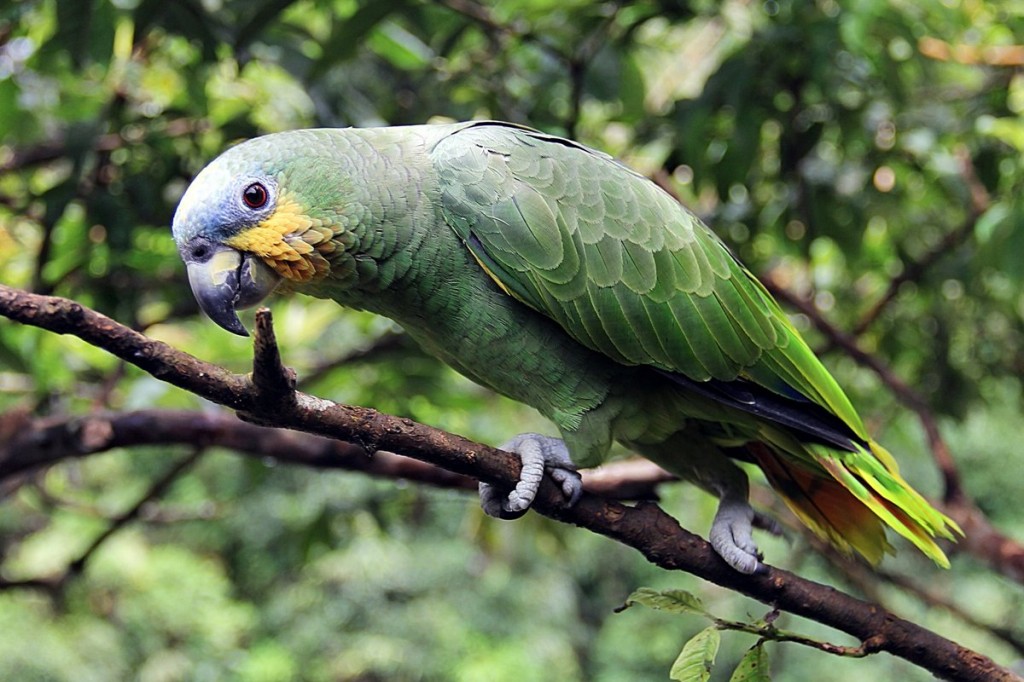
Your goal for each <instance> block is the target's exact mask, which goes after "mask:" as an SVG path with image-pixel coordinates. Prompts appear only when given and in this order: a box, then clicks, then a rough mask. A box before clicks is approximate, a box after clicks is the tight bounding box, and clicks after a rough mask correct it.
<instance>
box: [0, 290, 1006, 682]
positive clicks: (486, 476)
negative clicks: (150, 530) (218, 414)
mask: <svg viewBox="0 0 1024 682" xmlns="http://www.w3.org/2000/svg"><path fill="white" fill-rule="evenodd" d="M0 314H3V315H4V316H6V317H9V318H10V319H13V320H15V321H18V322H22V323H24V324H31V325H34V326H38V327H42V328H44V329H48V330H50V331H53V332H57V333H62V334H73V335H75V336H77V337H78V338H81V339H83V340H85V341H87V342H88V343H90V344H92V345H94V346H97V347H99V348H102V349H104V350H107V351H108V352H110V353H112V354H114V355H116V356H117V357H120V358H122V359H124V360H126V361H128V362H130V363H132V364H134V365H136V366H138V367H140V368H142V369H143V370H145V371H147V372H149V373H150V374H152V375H153V376H155V377H157V378H159V379H161V380H163V381H167V382H169V383H171V384H173V385H175V386H179V387H181V388H183V389H185V390H187V391H190V392H192V393H195V394H197V395H200V396H202V397H204V398H207V399H208V400H212V401H214V402H218V403H220V404H222V405H226V406H228V407H231V408H233V409H236V410H241V411H244V412H247V413H251V414H255V415H256V416H257V417H259V418H260V419H261V420H263V421H265V422H267V423H270V422H272V423H274V424H275V425H277V426H281V427H286V428H292V429H297V430H301V431H307V432H311V433H317V434H320V435H323V436H328V437H332V438H339V439H342V440H348V441H352V442H355V443H358V444H359V445H361V446H362V447H364V448H365V449H367V450H369V451H377V450H380V449H386V450H390V451H394V452H400V453H402V454H404V455H407V456H409V457H413V458H416V459H419V460H422V461H426V462H430V463H433V464H436V465H438V466H441V467H443V468H445V469H449V470H451V471H453V472H456V473H460V474H464V475H468V476H472V477H475V478H479V479H481V480H485V481H488V482H491V483H495V484H498V485H502V486H510V485H511V484H512V483H513V482H514V481H516V480H517V479H518V474H519V468H520V466H519V462H518V460H517V458H516V457H515V456H513V455H511V454H509V453H506V452H502V451H500V450H495V449H493V448H489V447H486V446H483V445H480V444H478V443H473V442H471V441H469V440H466V439H464V438H461V437H459V436H456V435H452V434H449V433H445V432H443V431H439V430H437V429H432V428H430V427H427V426H423V425H421V424H417V423H415V422H413V421H411V420H409V419H398V418H395V417H389V416H387V415H383V414H380V413H379V412H376V411H374V410H370V409H366V408H361V407H353V406H347V405H339V404H335V403H332V402H330V401H327V400H323V399H321V398H316V397H314V396H310V395H306V394H304V393H295V401H294V403H293V404H286V405H284V406H280V408H279V409H277V410H275V411H274V412H273V413H268V412H264V411H261V408H262V406H261V405H260V404H259V401H258V400H257V399H256V391H255V390H254V386H253V384H252V381H251V380H250V379H248V378H247V377H242V376H238V375H235V374H232V373H230V372H228V371H226V370H224V369H222V368H220V367H217V366H214V365H210V364H208V363H204V362H202V361H200V360H198V359H196V358H194V357H192V356H190V355H188V354H186V353H183V352H181V351H177V350H175V349H173V348H171V347H170V346H168V345H166V344H164V343H161V342H158V341H153V340H151V339H148V338H146V337H145V336H143V335H142V334H139V333H137V332H135V331H132V330H131V329H128V328H127V327H124V326H122V325H119V324H117V323H116V322H114V321H113V320H111V319H110V318H107V317H105V316H104V315H101V314H99V313H97V312H95V311H92V310H90V309H88V308H86V307H84V306H82V305H81V304H78V303H75V302H73V301H68V300H66V299H60V298H53V297H47V296H38V295H34V294H29V293H27V292H22V291H19V290H16V289H12V288H10V287H6V286H3V285H0ZM562 499H563V498H562V495H561V492H560V491H559V490H558V489H557V487H556V486H555V485H554V484H553V483H552V482H551V481H550V480H548V479H545V481H544V483H543V485H542V487H541V490H540V493H539V495H538V497H537V500H536V502H535V503H534V509H535V510H536V511H538V512H540V513H541V514H544V515H545V516H549V517H551V518H554V519H556V520H559V521H563V522H566V523H572V524H575V525H578V526H581V527H583V528H587V529H589V530H591V531H593V532H595V533H600V534H602V535H605V536H607V537H610V538H612V539H615V540H618V541H619V542H622V543H624V544H626V545H628V546H630V547H633V548H635V549H636V550H638V551H639V552H641V553H642V554H643V555H644V556H645V557H647V559H648V560H649V561H651V562H652V563H654V564H656V565H658V566H661V567H662V568H666V569H669V570H681V571H685V572H688V573H692V574H694V575H697V576H699V577H701V578H704V579H706V580H709V581H711V582H713V583H715V584H717V585H721V586H723V587H726V588H728V589H731V590H735V591H737V592H741V593H743V594H746V595H748V596H750V597H753V598H755V599H758V600H760V601H762V602H764V603H766V604H770V605H772V606H774V607H777V608H780V609H784V610H786V611H789V612H791V613H794V614H796V615H800V616H804V617H806V618H810V619H812V620H816V621H818V622H820V623H823V624H826V625H829V626H831V627H834V628H836V629H839V630H841V631H843V632H846V633H848V634H850V635H852V636H854V637H856V638H857V639H858V640H859V641H860V642H861V643H862V644H863V645H864V646H865V650H866V651H867V652H868V653H874V652H877V651H886V652H889V653H891V654H893V655H895V656H899V657H901V658H904V659H906V660H908V661H910V662H912V663H914V664H916V665H919V666H921V667H923V668H925V669H927V670H929V671H931V672H932V673H933V674H935V675H937V676H939V677H943V678H946V679H950V680H1018V681H1020V680H1021V678H1019V677H1017V676H1016V675H1014V674H1013V673H1012V672H1010V671H1009V670H1007V669H1005V668H1002V667H1000V666H998V665H996V664H995V663H994V662H993V661H992V660H991V659H989V658H987V657H985V656H983V655H981V654H980V653H977V652H974V651H971V650H970V649H966V648H964V647H962V646H960V645H958V644H956V643H954V642H952V641H950V640H948V639H945V638H944V637H941V636H940V635H938V634H936V633H934V632H931V631H930V630H927V629H925V628H923V627H921V626H919V625H916V624H914V623H911V622H909V621H906V620H904V619H901V618H899V617H898V616H895V615H894V614H892V613H889V612H887V611H885V610H884V609H882V608H880V607H878V606H876V605H874V604H870V603H868V602H864V601H861V600H859V599H856V598H854V597H852V596H849V595H846V594H844V593H842V592H839V591H837V590H834V589H832V588H830V587H827V586H824V585H820V584H817V583H814V582H812V581H809V580H804V579H803V578H800V577H799V576H796V575H794V574H792V573H789V572H787V571H783V570H780V569H775V568H769V569H768V570H767V571H766V572H765V573H764V574H759V575H754V576H747V575H743V574H740V573H738V572H736V571H734V570H732V569H731V568H729V567H728V566H727V565H726V564H725V563H724V562H723V561H722V560H721V558H719V557H718V555H717V554H716V553H715V552H714V550H712V549H711V546H710V545H708V543H706V542H705V541H704V540H702V539H701V538H699V537H697V536H696V535H694V534H692V533H690V532H689V531H686V530H685V529H683V528H682V527H681V526H680V525H679V524H678V522H676V520H675V519H673V518H672V517H670V516H669V515H668V514H666V513H665V512H664V511H662V510H661V509H660V508H658V507H657V505H655V504H652V503H642V504H640V505H638V506H636V507H628V506H624V505H622V504H620V503H618V502H614V501H610V500H605V499H602V498H599V497H597V496H595V495H593V494H590V493H587V494H584V496H583V498H582V499H581V500H580V502H579V503H578V504H577V505H575V506H574V507H572V508H571V509H566V508H565V507H563V505H562Z"/></svg>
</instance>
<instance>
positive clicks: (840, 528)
mask: <svg viewBox="0 0 1024 682" xmlns="http://www.w3.org/2000/svg"><path fill="white" fill-rule="evenodd" d="M747 448H748V450H749V451H750V453H751V454H752V455H753V456H754V459H755V461H756V462H757V463H758V465H760V467H761V469H762V470H763V471H764V473H765V476H766V477H767V478H768V482H769V483H770V484H771V486H772V487H773V488H774V489H775V490H776V491H777V492H778V493H779V494H780V496H781V497H782V499H783V500H784V501H785V503H786V505H787V506H788V507H789V508H790V510H792V511H793V513H794V514H796V515H797V517H799V518H800V520H801V521H803V522H804V523H805V524H807V526H808V527H809V528H811V530H813V531H814V532H815V533H816V534H817V535H819V536H820V537H822V538H824V539H825V540H828V541H829V542H831V543H832V544H833V545H835V546H836V547H837V548H838V549H839V550H841V551H843V552H846V553H851V550H852V551H856V552H858V553H859V554H861V555H863V556H864V558H865V559H867V560H868V561H870V562H871V563H873V564H876V563H878V562H879V561H881V559H882V556H883V555H884V554H885V553H886V552H892V551H893V550H892V546H891V545H890V544H889V542H888V540H886V537H885V527H886V526H889V527H890V528H892V529H893V530H895V531H896V532H897V533H899V534H900V535H902V536H904V537H905V538H907V539H908V540H910V542H912V543H913V544H914V545H915V546H916V547H917V548H918V549H920V550H921V551H922V552H923V553H924V554H925V555H926V556H928V557H929V558H930V559H932V560H933V561H934V562H935V563H937V564H938V565H940V566H942V567H944V568H948V567H949V560H948V559H947V558H946V555H945V553H943V551H942V549H940V548H939V546H938V545H937V544H936V543H935V540H934V539H933V538H934V537H935V536H936V535H939V536H942V537H946V538H950V539H952V538H953V533H952V532H951V529H952V531H956V532H958V533H961V534H962V532H961V531H960V529H959V527H958V526H957V525H956V524H955V523H954V522H953V521H952V520H951V519H949V518H948V517H946V516H945V515H944V514H942V513H941V512H939V511H937V510H936V509H935V508H933V507H932V506H931V505H930V504H928V502H927V501H926V500H925V499H924V498H923V497H921V496H920V495H919V494H918V493H917V492H916V491H914V489H913V488H911V487H910V486H909V484H907V483H906V481H904V480H903V479H902V478H901V477H900V475H899V471H898V470H896V468H895V462H894V460H893V459H892V456H891V455H890V454H889V453H888V452H887V451H885V450H884V449H883V448H881V446H878V445H876V444H874V443H871V449H872V452H868V451H867V450H864V451H863V452H858V453H842V455H840V456H836V454H837V453H834V452H833V451H831V449H830V448H827V447H825V446H821V447H820V449H819V447H818V446H815V445H807V446H806V448H807V450H809V451H810V453H808V454H813V458H795V457H792V456H787V455H780V454H779V453H777V452H776V451H775V450H774V449H773V448H772V447H771V446H769V445H766V444H763V443H751V444H748V446H747ZM876 448H877V449H876ZM844 455H849V456H844ZM801 459H803V461H801ZM812 461H813V463H814V464H811V462H812ZM815 465H817V466H815Z"/></svg>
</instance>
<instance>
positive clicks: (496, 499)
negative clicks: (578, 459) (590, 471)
mask: <svg viewBox="0 0 1024 682" xmlns="http://www.w3.org/2000/svg"><path fill="white" fill-rule="evenodd" d="M501 449H502V450H507V451H508V452H511V453H513V454H516V455H519V459H520V460H522V463H523V468H522V471H521V473H520V474H519V482H518V483H517V484H516V487H515V488H514V489H512V490H511V491H510V492H507V494H506V492H505V491H502V490H500V489H499V488H497V487H495V486H493V485H491V484H490V483H481V484H480V506H481V507H483V510H484V512H485V513H487V514H488V515H489V516H493V517H495V518H499V519H517V518H519V517H520V516H522V515H523V514H525V513H526V511H527V510H528V509H529V508H530V505H531V504H533V500H534V498H536V496H537V491H538V490H540V484H541V481H542V480H543V478H544V472H545V471H547V472H549V473H550V474H551V478H552V479H554V481H555V482H556V483H558V485H559V487H560V488H561V489H562V493H563V494H564V495H565V498H566V504H567V505H568V506H572V505H574V504H576V502H578V501H579V498H580V496H581V495H582V494H583V480H582V478H580V475H579V473H578V472H577V471H576V466H575V465H574V464H573V463H572V458H571V457H570V456H569V449H568V448H567V447H566V445H565V443H564V442H562V441H561V440H560V439H558V438H552V437H551V436H542V435H540V434H536V433H523V434H520V435H518V436H516V437H515V438H513V439H512V440H510V441H509V442H507V443H505V444H504V445H502V446H501Z"/></svg>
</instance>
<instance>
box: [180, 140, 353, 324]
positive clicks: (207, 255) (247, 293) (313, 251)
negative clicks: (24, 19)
mask: <svg viewBox="0 0 1024 682" xmlns="http://www.w3.org/2000/svg"><path fill="white" fill-rule="evenodd" d="M280 135H286V134H280ZM280 135H269V136H266V137H263V138H257V139H255V140H250V141H248V142H244V143H242V144H240V145H238V146H236V147H233V148H232V149H229V150H228V151H227V152H225V153H224V154H222V155H221V156H219V157H218V158H216V159H215V160H214V161H213V162H212V163H210V165H208V166H207V167H206V168H204V169H203V170H202V171H201V172H200V173H199V174H198V175H197V176H196V177H195V179H194V180H193V181H192V184H190V185H189V187H188V189H187V190H186V191H185V194H184V195H183V196H182V198H181V202H180V203H179V204H178V208H177V210H176V211H175V214H174V219H173V221H172V224H171V230H172V233H173V235H174V241H175V243H176V244H177V246H178V252H179V254H180V255H181V258H182V260H183V261H184V262H185V266H186V269H187V270H188V281H189V284H190V285H191V287H192V292H193V294H194V295H195V297H196V300H197V301H198V303H199V307H200V308H202V310H203V312H205V313H206V314H207V315H208V316H209V317H210V319H212V320H213V321H214V322H216V323H217V324H218V325H220V326H221V327H223V328H224V329H227V330H228V331H230V332H233V333H235V334H239V335H241V336H247V335H248V332H247V331H246V329H245V326H244V325H243V324H242V322H241V321H240V320H239V319H238V315H237V313H236V311H237V310H239V309H242V308H247V307H250V306H254V305H256V304H257V303H259V302H260V301H262V300H263V299H264V298H266V297H267V296H268V295H269V294H270V293H271V292H272V291H274V289H276V288H277V287H278V285H279V284H281V283H282V282H287V283H290V284H300V285H301V284H302V283H306V282H309V281H312V280H316V279H321V278H323V277H324V276H326V275H327V273H328V272H329V270H330V264H329V261H328V259H327V257H326V256H328V255H329V254H330V253H331V252H332V251H334V250H335V249H336V247H337V244H336V243H335V242H334V241H333V238H334V236H335V233H336V229H337V226H336V224H335V221H334V220H332V219H329V218H315V217H312V216H310V215H309V214H308V212H307V210H306V209H305V208H304V206H306V205H309V204H310V203H312V202H309V201H307V200H306V198H305V197H303V196H302V194H301V193H300V192H296V191H293V190H292V189H290V188H291V187H292V186H297V187H303V186H306V185H307V184H308V183H305V182H303V180H304V179H305V178H303V177H302V176H303V175H304V174H305V173H303V172H302V170H301V169H302V168H303V167H308V165H309V159H306V161H305V163H298V161H299V160H298V159H290V158H289V157H288V156H287V155H286V154H282V152H281V150H287V149H289V147H290V146H291V145H288V144H281V142H286V141H284V140H274V139H271V138H277V137H279V136H280ZM314 165H315V164H314ZM295 169H299V170H298V171H297V172H296V170H295ZM320 170H321V171H322V170H323V169H322V167H320ZM296 176H298V177H296Z"/></svg>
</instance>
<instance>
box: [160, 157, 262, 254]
mask: <svg viewBox="0 0 1024 682" xmlns="http://www.w3.org/2000/svg"><path fill="white" fill-rule="evenodd" d="M246 144H248V143H244V144H243V145H240V146H239V147H234V148H232V149H229V150H228V151H227V152H225V153H224V154H222V155H221V156H219V157H217V158H216V159H214V160H213V161H212V162H211V163H210V164H209V165H208V166H206V167H205V168H204V169H203V170H201V171H200V172H199V174H198V175H196V177H195V178H194V179H193V180H192V182H191V184H189V186H188V188H187V189H186V190H185V194H184V195H183V196H182V197H181V201H180V202H179V203H178V208H177V210H176V211H175V213H174V221H173V223H172V230H173V233H174V238H175V240H176V241H177V242H178V243H179V244H180V243H182V242H184V241H187V240H188V239H191V238H192V237H194V236H196V235H197V234H203V233H209V234H210V236H217V235H216V234H215V233H216V232H217V231H218V230H223V229H225V228H230V227H232V226H234V225H236V223H238V222H239V221H243V220H244V219H245V218H247V217H248V215H247V214H246V213H245V212H244V211H243V210H242V207H241V204H240V202H239V199H240V197H241V191H242V189H243V188H244V187H245V186H246V184H247V183H248V182H249V181H253V180H264V181H268V178H269V173H268V169H267V167H266V164H265V163H263V162H261V161H260V159H259V157H256V156H253V155H250V154H246V153H245V151H246V150H245V149H243V148H242V147H244V146H245V145H246Z"/></svg>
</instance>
